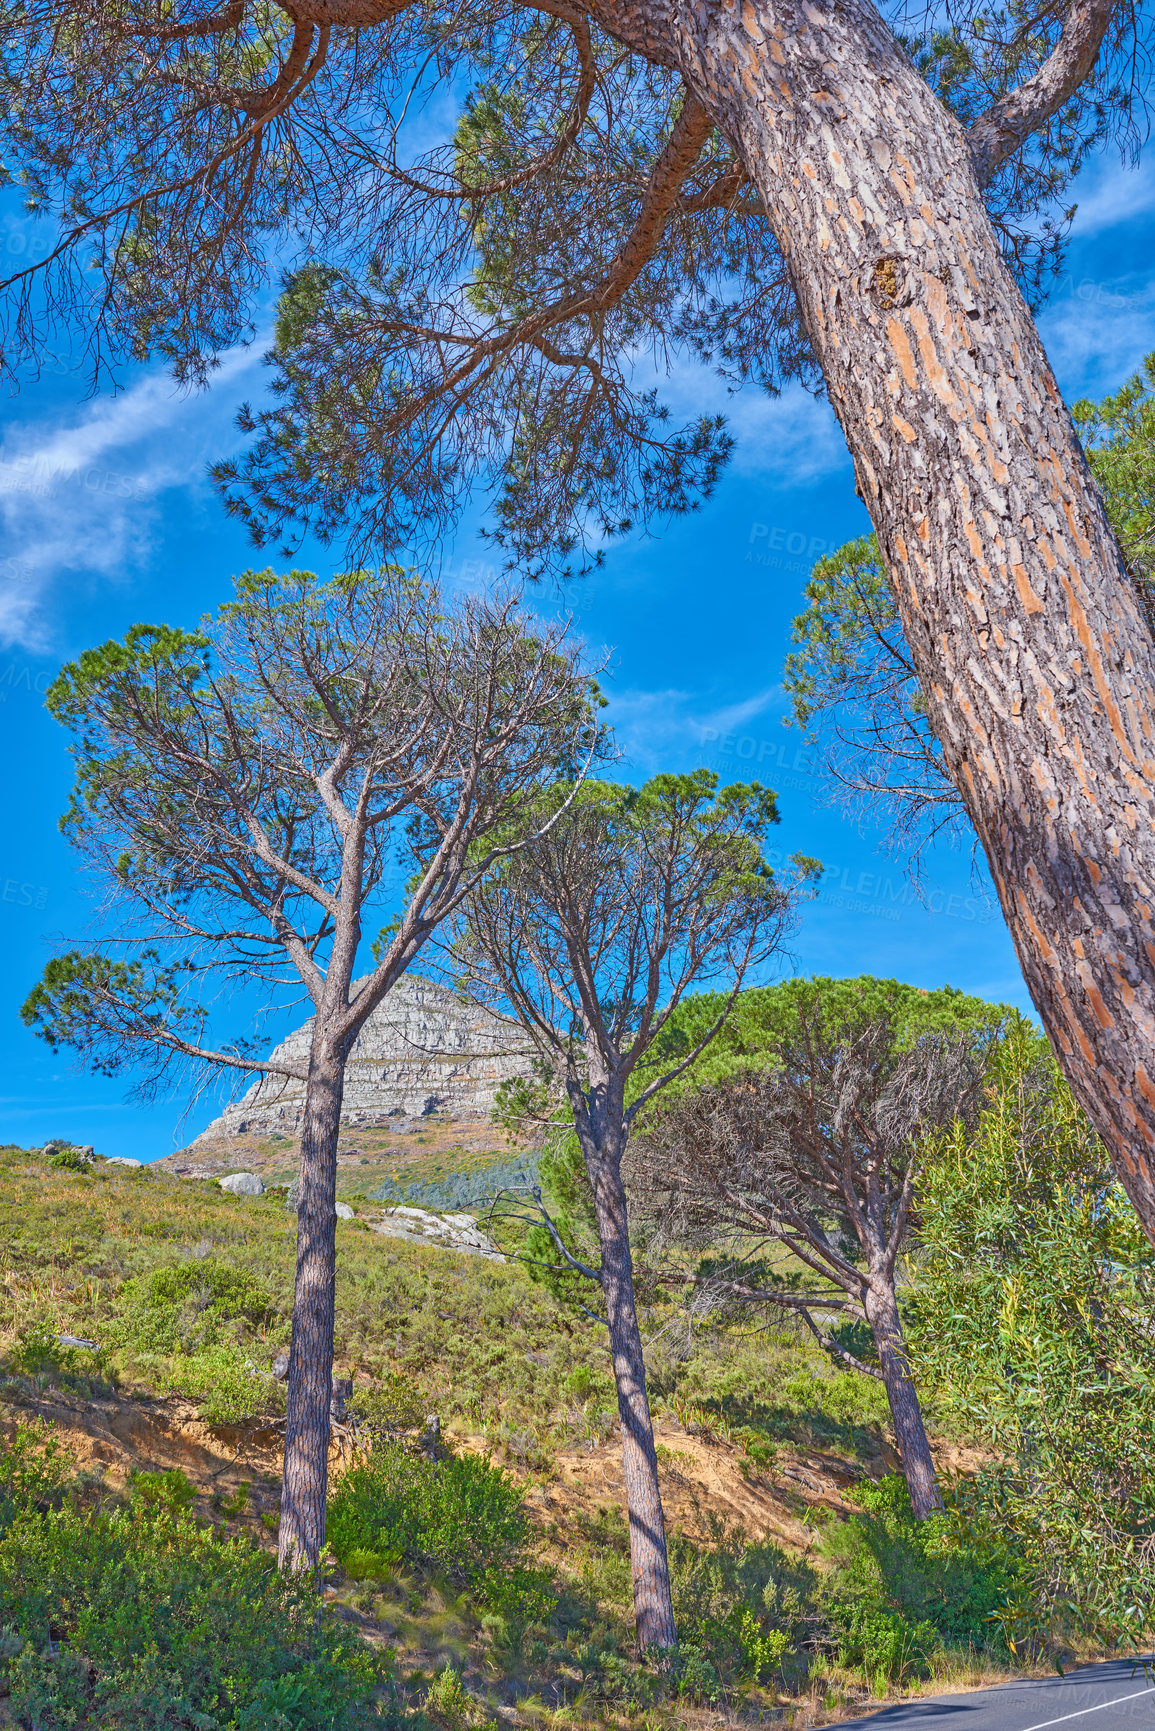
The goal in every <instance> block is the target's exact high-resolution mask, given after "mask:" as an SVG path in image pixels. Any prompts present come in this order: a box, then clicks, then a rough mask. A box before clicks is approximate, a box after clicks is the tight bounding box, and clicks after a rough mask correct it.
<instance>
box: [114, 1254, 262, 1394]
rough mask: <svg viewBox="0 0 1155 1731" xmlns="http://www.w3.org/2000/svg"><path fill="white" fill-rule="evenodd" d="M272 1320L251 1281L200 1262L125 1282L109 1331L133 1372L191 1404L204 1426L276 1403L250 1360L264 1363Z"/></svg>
mask: <svg viewBox="0 0 1155 1731" xmlns="http://www.w3.org/2000/svg"><path fill="white" fill-rule="evenodd" d="M275 1318H276V1308H275V1305H274V1303H273V1300H272V1298H271V1297H270V1294H269V1293H268V1292H267V1291H266V1289H265V1288H264V1286H263V1285H262V1284H261V1283H260V1282H259V1281H258V1280H256V1279H255V1278H254V1277H253V1275H251V1274H249V1273H247V1272H246V1271H244V1270H243V1269H238V1268H234V1267H231V1266H230V1265H229V1264H228V1263H226V1262H223V1261H220V1260H217V1259H215V1258H212V1257H204V1258H198V1259H195V1260H192V1261H189V1262H184V1263H178V1264H175V1265H169V1266H166V1267H161V1268H154V1269H152V1270H151V1271H150V1272H149V1273H148V1274H147V1275H144V1276H142V1277H140V1278H138V1279H135V1280H128V1281H125V1283H124V1285H123V1286H122V1287H121V1289H120V1291H119V1293H118V1294H117V1298H116V1315H115V1319H114V1321H113V1324H112V1327H111V1330H110V1333H111V1337H112V1340H113V1343H114V1344H115V1345H116V1346H117V1347H119V1348H120V1350H121V1352H122V1353H123V1354H124V1356H125V1358H126V1360H127V1362H128V1363H130V1364H131V1365H132V1367H133V1368H134V1370H136V1372H137V1373H138V1374H141V1375H145V1376H147V1377H148V1379H149V1380H150V1381H151V1382H153V1383H154V1384H155V1385H157V1386H159V1387H161V1388H163V1389H165V1390H166V1391H172V1392H174V1393H179V1394H184V1395H187V1396H188V1397H189V1398H190V1399H191V1400H196V1401H198V1402H199V1403H200V1407H201V1416H202V1417H203V1418H204V1419H206V1420H207V1421H208V1423H209V1424H237V1423H240V1422H242V1421H243V1420H245V1419H248V1418H252V1417H254V1416H255V1415H256V1414H257V1413H259V1412H262V1411H266V1410H269V1409H271V1408H272V1407H273V1406H274V1405H275V1404H276V1403H277V1401H278V1397H279V1391H278V1389H277V1385H276V1384H275V1383H273V1382H272V1380H271V1378H269V1377H268V1376H262V1375H261V1373H260V1371H259V1370H258V1369H257V1367H256V1365H255V1364H254V1362H253V1354H254V1353H255V1354H257V1355H258V1356H264V1357H267V1355H268V1331H269V1327H270V1324H272V1323H273V1322H274V1321H275ZM258 1340H259V1341H260V1344H259V1345H258V1344H257V1342H258Z"/></svg>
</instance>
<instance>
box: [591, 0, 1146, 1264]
mask: <svg viewBox="0 0 1155 1731" xmlns="http://www.w3.org/2000/svg"><path fill="white" fill-rule="evenodd" d="M597 11H598V15H599V17H600V18H602V20H603V21H604V22H605V23H606V24H607V25H608V27H609V28H610V29H612V30H614V31H615V32H616V33H617V34H619V35H621V36H622V37H623V38H624V39H625V40H627V41H628V42H630V43H631V44H632V45H635V46H638V47H640V48H641V49H642V51H643V52H647V53H649V54H650V55H651V57H653V58H657V59H660V60H664V61H665V63H666V64H672V65H677V66H678V67H679V68H680V69H681V70H682V72H683V74H684V75H685V77H686V78H687V80H688V82H689V84H690V86H691V88H692V89H693V90H694V91H695V93H696V94H697V95H698V96H699V97H700V99H701V100H702V101H703V102H704V103H705V104H706V105H707V107H708V109H709V110H710V112H711V114H712V115H713V117H714V119H715V121H716V123H717V125H718V126H719V127H720V128H721V130H722V131H723V132H724V133H725V134H726V135H727V136H728V137H729V139H730V140H731V141H732V143H733V144H734V146H735V148H736V149H737V151H738V153H739V155H740V156H741V158H742V160H743V161H744V163H745V164H746V167H747V169H748V171H749V173H750V175H751V177H752V179H753V181H754V183H755V184H756V186H757V188H758V190H759V192H760V194H761V196H762V198H763V200H764V202H765V205H766V209H767V212H768V214H769V219H770V222H771V224H772V226H773V229H774V232H775V235H776V236H777V238H778V241H779V243H780V245H781V247H782V251H783V253H784V255H785V257H786V260H787V261H788V264H789V268H790V271H791V275H792V278H793V281H794V284H795V287H796V290H797V293H798V298H799V303H800V306H801V309H802V315H803V318H804V320H805V324H806V328H807V331H808V333H809V336H810V340H811V343H812V344H813V347H814V351H815V354H816V355H817V357H818V360H819V362H820V364H821V367H822V371H823V375H824V377H825V380H826V384H827V388H828V390H829V393H830V399H831V402H832V403H833V405H834V409H835V412H836V413H837V415H838V418H839V420H840V422H841V424H842V428H843V431H844V433H845V435H846V438H847V442H848V444H849V446H850V449H851V452H852V453H853V456H854V463H855V469H856V472H857V476H858V484H859V489H860V491H861V493H862V496H863V498H864V499H865V501H866V504H867V506H868V508H869V510H870V513H871V516H872V517H873V519H874V524H875V527H876V529H877V531H878V536H879V540H880V543H881V545H882V548H883V550H884V552H885V555H886V559H887V563H888V567H889V570H890V573H891V578H892V582H893V585H894V590H895V595H896V598H897V601H898V605H899V608H900V611H901V614H902V620H903V626H904V629H905V632H906V637H907V641H908V643H909V645H910V648H911V652H912V655H913V658H914V662H915V666H916V668H917V670H918V674H919V678H920V680H921V682H922V686H923V690H924V691H925V692H926V694H927V697H928V700H929V703H930V707H931V717H932V720H933V723H934V727H935V731H936V732H937V733H938V735H939V738H940V739H941V740H942V743H943V749H944V754H945V760H946V765H947V768H948V770H949V772H950V774H951V776H952V777H953V779H954V780H955V782H956V783H957V785H958V788H959V790H960V792H961V794H962V797H963V799H964V801H965V803H966V807H967V810H968V811H969V813H970V816H971V818H972V820H973V822H974V824H975V828H976V829H977V831H978V834H979V836H980V838H981V840H982V844H983V847H984V849H985V852H986V856H987V860H988V863H989V865H990V869H991V874H992V876H993V878H994V881H995V884H996V886H997V888H998V894H999V899H1000V902H1001V904H1002V909H1003V913H1004V915H1005V917H1006V920H1007V924H1008V926H1009V928H1010V932H1011V935H1012V938H1013V940H1014V944H1015V948H1016V951H1017V952H1018V957H1019V961H1020V963H1021V965H1022V968H1023V972H1024V975H1025V976H1026V980H1027V984H1028V986H1029V988H1030V992H1031V996H1032V997H1033V999H1034V1001H1035V1004H1036V1005H1037V1007H1038V1010H1039V1013H1040V1015H1041V1016H1042V1019H1043V1022H1044V1024H1045V1026H1046V1028H1047V1031H1048V1033H1049V1035H1050V1037H1051V1040H1052V1042H1053V1044H1054V1046H1055V1050H1056V1053H1057V1055H1058V1058H1059V1060H1060V1062H1061V1064H1062V1066H1063V1069H1064V1070H1065V1072H1066V1074H1067V1076H1068V1078H1069V1080H1070V1082H1071V1085H1072V1087H1073V1089H1074V1091H1075V1094H1076V1095H1077V1097H1078V1098H1079V1100H1080V1101H1081V1102H1082V1104H1083V1105H1084V1107H1085V1108H1086V1109H1087V1111H1088V1113H1089V1114H1090V1116H1091V1118H1092V1120H1093V1121H1094V1123H1095V1125H1096V1126H1097V1128H1098V1129H1099V1131H1100V1133H1101V1134H1102V1136H1103V1137H1104V1140H1105V1141H1106V1143H1107V1145H1108V1147H1109V1149H1110V1150H1111V1154H1112V1157H1113V1159H1114V1162H1115V1166H1116V1170H1117V1171H1118V1173H1119V1176H1120V1178H1121V1180H1122V1182H1123V1184H1124V1185H1125V1186H1126V1188H1127V1191H1128V1194H1129V1195H1130V1197H1131V1200H1132V1201H1133V1202H1134V1204H1135V1207H1136V1208H1137V1210H1138V1212H1139V1215H1140V1218H1141V1219H1142V1222H1143V1225H1144V1228H1145V1230H1146V1232H1147V1234H1148V1236H1149V1237H1150V1238H1151V1239H1152V1241H1153V1242H1155V696H1153V690H1152V673H1153V665H1152V664H1153V652H1152V651H1153V645H1152V639H1151V634H1150V632H1149V630H1148V627H1147V625H1146V623H1145V621H1144V618H1143V615H1142V611H1141V608H1140V606H1139V604H1138V601H1137V598H1136V595H1135V593H1134V590H1133V588H1132V586H1131V584H1130V582H1129V580H1128V578H1127V576H1126V573H1125V571H1124V569H1123V565H1122V561H1121V559H1120V557H1119V552H1118V548H1117V546H1116V544H1115V541H1114V538H1113V536H1112V534H1111V530H1110V528H1109V526H1108V523H1107V519H1106V515H1105V512H1104V509H1103V504H1102V500H1101V499H1100V497H1099V494H1098V491H1097V490H1096V488H1095V486H1094V484H1093V482H1092V481H1091V478H1090V475H1089V472H1088V469H1087V465H1086V463H1085V461H1084V458H1083V455H1082V452H1081V450H1080V448H1079V444H1078V441H1077V439H1076V437H1075V432H1074V428H1073V425H1072V423H1071V418H1070V416H1069V414H1068V412H1067V410H1066V408H1065V406H1064V404H1063V402H1062V400H1061V398H1060V396H1059V392H1058V390H1057V388H1056V385H1055V381H1054V378H1053V376H1052V373H1051V369H1050V367H1049V365H1048V363H1047V359H1046V356H1045V354H1044V352H1043V348H1042V344H1041V342H1040V340H1039V336H1038V332H1037V331H1036V329H1035V326H1034V323H1033V321H1032V319H1031V316H1030V313H1029V311H1028V309H1027V307H1026V304H1025V302H1024V300H1023V298H1022V295H1021V294H1020V292H1019V290H1018V288H1017V286H1016V285H1015V282H1014V280H1013V278H1012V276H1011V274H1010V272H1009V270H1008V268H1007V266H1006V263H1005V261H1004V259H1003V256H1002V253H1001V251H1000V248H999V244H998V241H997V238H996V236H995V233H994V230H993V228H992V226H991V223H990V221H989V219H988V217H987V214H986V209H985V206H984V203H983V198H982V194H981V192H980V190H979V187H978V184H977V181H976V178H975V173H974V166H973V161H972V157H971V152H970V148H969V145H968V143H967V140H966V137H965V135H964V133H963V130H962V128H961V127H960V125H959V124H958V122H957V121H956V120H955V119H954V118H953V117H952V116H951V115H950V114H949V113H948V112H947V111H946V110H945V109H944V108H943V106H942V105H941V104H940V103H939V101H938V99H937V98H936V97H935V95H934V94H933V92H932V91H931V90H930V88H929V87H928V85H927V84H926V83H925V81H924V80H923V79H922V78H921V77H919V75H918V73H917V72H916V71H915V69H914V67H913V65H912V64H911V62H910V60H909V59H908V57H907V55H906V54H905V53H904V52H903V50H902V49H901V48H900V47H899V45H898V43H897V42H896V40H895V38H894V36H893V35H892V33H891V31H890V30H889V29H888V28H887V27H886V25H885V24H884V23H883V22H882V20H881V18H880V17H879V14H878V13H877V11H876V10H875V8H874V7H873V6H872V5H871V4H870V3H869V0H840V4H838V5H826V4H817V3H815V0H743V4H742V5H740V6H739V5H718V6H691V5H689V4H687V0H602V3H601V4H599V5H598V7H597Z"/></svg>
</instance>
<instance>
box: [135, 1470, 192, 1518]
mask: <svg viewBox="0 0 1155 1731" xmlns="http://www.w3.org/2000/svg"><path fill="white" fill-rule="evenodd" d="M129 1484H130V1487H131V1497H132V1501H133V1502H134V1503H137V1504H139V1505H140V1507H141V1508H142V1509H153V1510H155V1511H157V1512H158V1513H162V1514H169V1515H182V1514H184V1513H185V1511H186V1510H187V1509H190V1508H191V1507H192V1505H193V1503H195V1502H196V1497H197V1490H196V1486H195V1485H194V1484H193V1483H192V1481H191V1480H190V1479H189V1476H188V1474H187V1473H183V1472H181V1470H180V1468H179V1467H173V1468H172V1469H171V1471H169V1472H165V1473H161V1472H156V1473H148V1472H134V1473H133V1475H132V1477H131V1479H130V1481H129Z"/></svg>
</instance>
